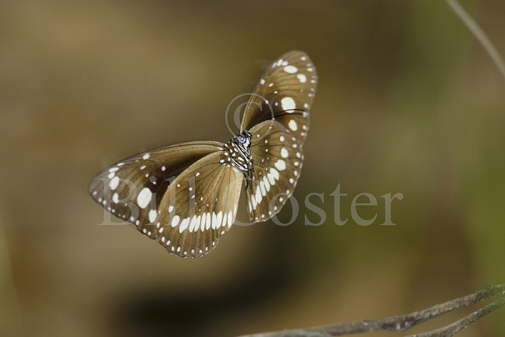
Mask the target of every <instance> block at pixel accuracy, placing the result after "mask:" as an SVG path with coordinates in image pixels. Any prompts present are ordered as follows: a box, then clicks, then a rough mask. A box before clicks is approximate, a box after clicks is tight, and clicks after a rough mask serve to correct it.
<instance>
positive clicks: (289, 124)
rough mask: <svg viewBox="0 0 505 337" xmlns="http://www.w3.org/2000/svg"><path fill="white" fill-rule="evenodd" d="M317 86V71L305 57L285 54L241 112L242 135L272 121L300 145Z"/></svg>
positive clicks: (270, 70) (261, 81)
mask: <svg viewBox="0 0 505 337" xmlns="http://www.w3.org/2000/svg"><path fill="white" fill-rule="evenodd" d="M316 85H317V74H316V69H315V67H314V65H313V63H312V61H311V60H310V58H309V57H308V55H307V54H305V53H304V52H301V51H291V52H288V53H286V54H284V55H283V56H281V57H280V58H279V59H278V60H277V61H275V62H274V63H273V64H272V65H271V66H270V67H269V68H268V70H267V71H266V72H265V73H264V75H263V76H262V77H261V79H260V82H259V84H258V86H257V87H256V90H255V92H254V94H253V95H252V96H251V99H250V100H249V102H248V104H247V106H246V109H245V111H244V117H243V119H242V124H241V132H242V131H244V130H249V129H251V128H252V127H253V126H254V125H257V124H259V123H260V122H262V121H265V120H271V119H274V120H276V121H277V122H279V123H280V124H282V125H283V126H284V127H286V129H288V130H289V131H290V133H292V134H293V135H294V136H295V137H297V138H298V141H301V142H303V141H304V140H305V138H306V136H307V132H308V129H309V111H310V108H311V106H312V102H313V100H314V95H315V92H316Z"/></svg>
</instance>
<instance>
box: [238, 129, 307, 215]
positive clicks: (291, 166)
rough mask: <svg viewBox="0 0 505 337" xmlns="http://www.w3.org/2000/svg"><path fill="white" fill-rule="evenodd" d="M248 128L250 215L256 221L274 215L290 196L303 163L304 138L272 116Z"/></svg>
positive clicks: (248, 195)
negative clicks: (249, 141)
mask: <svg viewBox="0 0 505 337" xmlns="http://www.w3.org/2000/svg"><path fill="white" fill-rule="evenodd" d="M250 132H251V133H252V139H253V141H252V146H251V156H252V161H253V165H254V169H253V172H252V179H251V180H250V183H249V185H248V187H247V197H248V207H249V218H250V220H251V221H252V222H259V221H266V220H268V219H270V218H272V217H273V216H274V215H276V214H277V213H278V212H279V211H280V210H281V208H282V207H283V206H284V204H285V203H286V201H287V200H288V198H289V197H291V195H292V193H293V191H294V189H295V187H296V184H297V182H298V178H299V177H300V172H301V169H302V165H303V141H300V140H299V139H298V138H297V137H296V136H294V135H293V134H292V133H291V132H290V131H289V130H287V129H286V128H285V127H284V126H283V125H282V124H281V123H279V122H277V121H272V120H269V121H264V122H261V123H260V124H258V125H256V126H254V127H253V128H252V129H251V130H250Z"/></svg>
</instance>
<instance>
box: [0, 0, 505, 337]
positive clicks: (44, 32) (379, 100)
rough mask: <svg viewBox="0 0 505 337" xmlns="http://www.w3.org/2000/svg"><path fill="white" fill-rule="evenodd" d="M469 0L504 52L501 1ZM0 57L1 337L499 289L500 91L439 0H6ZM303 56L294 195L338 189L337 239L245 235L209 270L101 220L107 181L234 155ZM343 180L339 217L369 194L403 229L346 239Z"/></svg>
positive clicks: (358, 231)
mask: <svg viewBox="0 0 505 337" xmlns="http://www.w3.org/2000/svg"><path fill="white" fill-rule="evenodd" d="M461 2H462V4H463V5H464V6H465V7H466V8H467V9H468V10H469V11H470V12H471V13H472V15H473V16H474V17H475V18H476V19H477V20H478V21H479V22H480V24H481V25H482V26H483V28H484V29H485V30H486V31H487V32H488V34H489V36H490V37H491V39H492V40H493V41H494V43H495V44H496V46H497V48H498V49H499V50H501V51H502V52H505V34H503V32H504V31H505V2H503V1H502V0H487V1H477V0H469V1H466V0H461ZM0 42H1V43H0V135H1V136H0V137H1V142H0V144H1V145H0V148H2V160H1V162H2V164H1V166H0V170H1V173H2V179H1V182H2V183H1V189H0V201H1V202H0V225H1V226H0V231H1V233H0V335H2V336H33V335H37V336H51V337H54V336H72V337H73V336H86V337H102V336H122V337H124V336H127V337H128V336H149V337H150V336H155V337H157V336H177V337H193V336H211V337H214V336H216V337H222V336H232V335H237V334H243V333H250V332H257V331H264V330H277V329H283V328H294V327H306V326H314V325H322V324H328V323H332V322H338V321H341V322H342V321H352V320H360V319H365V318H378V317H383V316H386V315H393V314H399V313H404V312H408V311H413V310H416V309H419V308H421V307H423V306H428V305H431V304H434V303H438V302H441V301H443V300H447V299H450V298H453V297H457V296H460V295H463V294H466V293H469V292H472V291H473V290H476V289H477V288H480V287H482V286H484V285H486V284H489V283H496V282H505V267H504V262H503V257H504V253H505V246H504V244H505V211H504V210H505V207H504V201H505V200H504V196H503V195H504V191H505V175H504V172H505V171H504V169H505V156H504V150H503V149H504V146H505V132H504V126H505V81H504V79H503V78H502V77H500V75H499V73H498V70H497V68H496V67H495V66H494V65H493V63H492V62H491V61H490V59H489V57H488V56H487V55H486V54H485V52H484V51H483V49H482V48H481V47H480V45H479V44H478V43H477V42H476V40H475V39H474V37H473V36H472V35H471V34H470V33H469V32H468V30H467V29H466V28H465V26H464V25H463V24H462V23H461V22H460V21H459V19H458V18H457V17H456V16H455V15H454V14H453V13H452V12H451V11H450V10H449V9H448V7H447V5H446V4H445V2H444V1H435V0H433V1H426V0H411V1H404V0H363V1H343V0H341V1H299V0H291V1H263V0H259V1H248V2H246V1H218V2H215V1H208V2H190V1H143V2H141V1H98V0H90V1H37V0H25V1H14V0H11V1H9V0H7V1H2V2H1V3H0ZM292 49H300V50H304V51H306V52H307V53H308V54H309V55H310V56H311V57H312V59H313V61H314V63H315V65H316V67H317V69H318V72H319V77H320V85H319V89H318V93H317V96H316V101H315V104H314V107H313V113H312V127H311V131H310V135H309V138H308V141H307V144H306V148H305V150H306V163H305V166H304V171H303V175H302V179H301V181H300V183H299V185H298V188H297V191H296V193H295V196H296V198H297V199H298V200H299V201H300V202H303V199H304V197H305V195H306V194H308V193H310V192H318V193H325V195H326V199H325V202H324V208H325V209H326V210H327V212H328V219H327V221H326V223H325V224H324V225H322V226H319V227H307V226H304V224H303V215H304V213H302V214H301V215H300V217H299V218H298V219H297V221H295V223H294V224H293V225H291V226H286V227H280V226H276V225H274V224H273V223H271V222H269V223H265V224H258V225H255V226H250V227H238V228H235V229H234V230H232V231H231V233H230V234H228V235H227V237H226V238H224V240H223V241H222V242H221V244H220V245H219V247H218V248H217V249H216V250H215V251H214V252H213V253H212V254H210V255H208V256H207V257H205V258H202V259H198V260H182V259H179V258H177V257H174V256H170V255H168V254H167V253H166V252H165V251H164V250H163V249H162V248H161V247H160V246H158V245H157V244H156V243H155V242H153V241H151V240H148V239H146V238H144V237H142V236H141V235H139V234H138V233H137V232H136V231H135V230H134V229H131V228H128V227H126V226H99V225H98V224H100V223H101V222H102V221H103V219H104V213H103V212H102V209H101V208H100V207H98V206H97V205H96V204H94V203H93V202H92V201H91V198H89V197H88V196H87V184H88V182H89V180H90V178H91V177H92V176H93V175H94V174H95V173H96V172H97V171H98V170H100V169H102V168H104V167H106V166H107V165H109V164H111V163H112V162H114V161H116V160H120V159H121V158H123V157H125V156H128V155H130V154H133V153H136V152H139V151H143V150H147V149H149V148H152V147H156V146H159V145H164V144H167V145H168V144H172V143H176V142H181V141H188V140H196V139H209V140H210V139H214V140H220V141H225V140H227V139H228V137H229V135H228V132H227V130H226V128H225V125H224V110H225V108H226V106H227V104H228V102H229V101H230V100H231V99H232V98H233V97H235V96H236V95H238V94H240V93H243V92H247V91H250V90H251V88H253V87H254V85H255V84H256V81H257V80H258V78H259V75H260V74H261V73H262V71H263V70H264V68H265V67H266V66H267V65H268V64H269V62H271V61H272V60H274V59H275V58H276V57H278V56H279V55H281V54H282V53H284V52H286V51H289V50H292ZM337 184H340V186H341V188H342V189H343V191H344V192H346V193H348V197H347V198H346V199H344V202H343V204H342V208H343V213H344V215H349V207H350V202H351V198H352V197H353V196H355V195H356V194H357V193H359V192H370V193H373V194H374V195H376V196H377V197H378V198H379V200H382V199H381V198H380V195H383V194H385V193H390V192H391V193H403V194H404V199H403V200H401V201H399V200H396V201H394V202H393V207H392V216H393V220H394V222H395V223H397V224H398V225H397V226H389V227H385V226H380V225H379V224H380V223H381V219H383V217H384V211H383V210H382V209H383V200H382V201H381V204H380V205H382V208H381V207H378V209H379V211H378V212H379V214H378V219H377V221H376V222H375V223H374V224H373V225H371V226H368V227H360V226H358V225H356V224H355V223H352V221H351V222H349V223H348V224H346V225H345V226H336V225H335V224H334V223H333V221H332V217H333V215H334V213H335V212H334V206H333V200H332V199H331V197H330V195H329V194H330V193H331V192H332V191H333V190H334V189H335V188H336V186H337ZM314 201H316V198H315V199H314ZM319 205H321V203H319ZM367 209H368V210H367ZM376 211H377V209H374V208H372V207H370V208H366V207H363V210H362V212H361V213H360V214H361V215H362V216H363V217H371V216H373V214H374V212H376ZM285 212H289V209H286V210H285ZM284 216H289V214H288V213H285V214H284ZM309 216H311V217H312V218H311V219H313V220H317V216H314V214H312V213H311V214H310V215H309ZM469 310H470V309H469ZM467 312H468V311H467ZM464 313H465V312H464V311H463V312H460V313H459V314H460V315H461V314H464ZM456 317H459V316H458V315H456V314H454V315H452V316H450V317H448V318H447V319H442V320H439V321H437V322H435V323H433V324H431V325H430V327H435V326H440V325H442V324H444V323H447V322H448V321H449V320H450V319H455V318H456ZM504 318H505V313H504V312H503V311H501V312H497V313H495V314H494V315H493V316H491V317H489V318H486V319H485V320H482V321H481V322H480V323H479V324H477V325H475V326H473V327H472V328H470V329H468V330H467V331H465V332H464V333H462V334H461V336H467V337H468V336H503V335H505V323H504V322H505V319H504ZM417 331H418V330H417ZM386 335H388V336H389V335H392V334H386Z"/></svg>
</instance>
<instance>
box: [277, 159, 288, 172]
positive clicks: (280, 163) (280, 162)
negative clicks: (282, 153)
mask: <svg viewBox="0 0 505 337" xmlns="http://www.w3.org/2000/svg"><path fill="white" fill-rule="evenodd" d="M275 167H276V168H277V169H278V170H279V171H283V170H285V169H286V162H285V161H284V160H282V159H279V160H277V161H276V162H275Z"/></svg>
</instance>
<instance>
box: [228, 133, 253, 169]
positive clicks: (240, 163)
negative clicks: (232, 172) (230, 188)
mask: <svg viewBox="0 0 505 337" xmlns="http://www.w3.org/2000/svg"><path fill="white" fill-rule="evenodd" d="M251 136H252V135H251V133H250V132H248V131H244V132H242V133H241V134H240V135H238V136H236V137H233V138H232V139H230V141H228V142H227V143H225V144H224V159H222V163H223V164H224V163H228V164H229V165H232V166H233V167H235V168H237V169H238V170H240V171H241V172H243V173H244V174H245V175H246V176H248V174H249V173H250V171H251V170H252V169H253V163H252V159H251Z"/></svg>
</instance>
